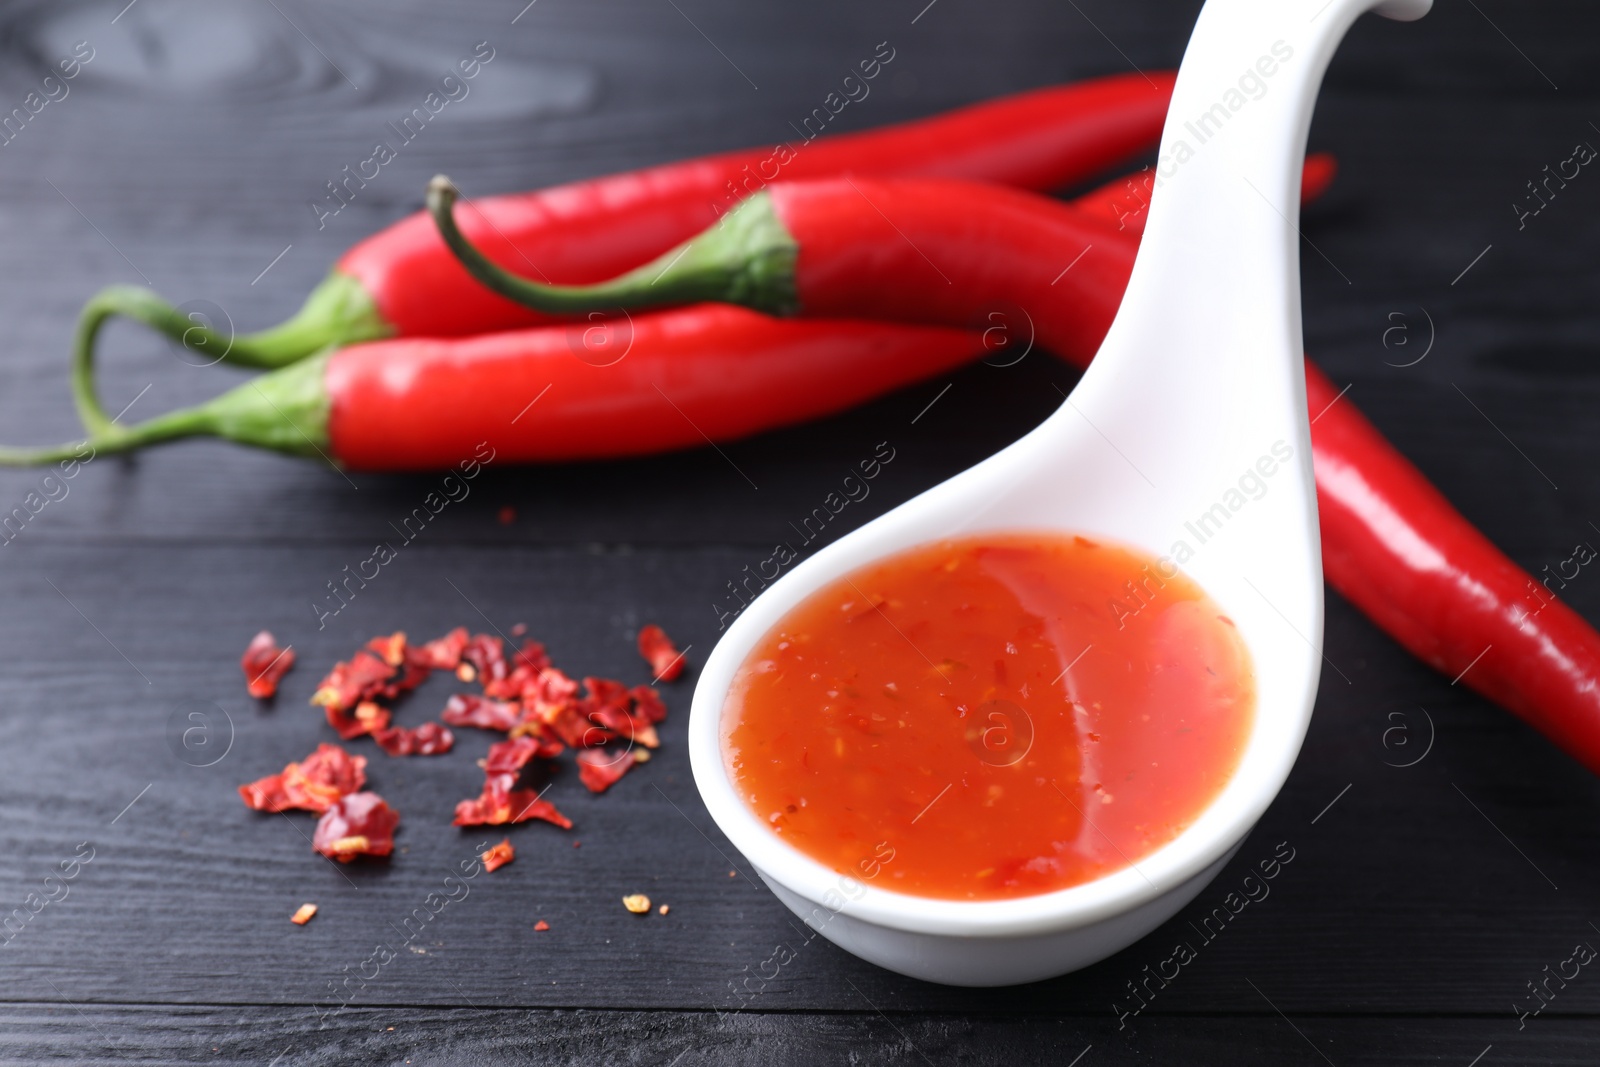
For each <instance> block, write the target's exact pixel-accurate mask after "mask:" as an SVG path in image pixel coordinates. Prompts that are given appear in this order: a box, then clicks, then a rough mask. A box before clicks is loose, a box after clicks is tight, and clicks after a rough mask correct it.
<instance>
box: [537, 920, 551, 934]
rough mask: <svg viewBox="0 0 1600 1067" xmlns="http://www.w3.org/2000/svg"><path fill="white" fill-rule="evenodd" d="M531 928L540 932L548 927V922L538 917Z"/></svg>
mask: <svg viewBox="0 0 1600 1067" xmlns="http://www.w3.org/2000/svg"><path fill="white" fill-rule="evenodd" d="M533 928H534V929H535V930H537V931H539V932H540V933H541V934H542V933H544V932H545V931H546V930H548V929H550V924H549V923H547V922H545V921H544V920H543V919H540V920H539V921H538V922H536V923H534V924H533Z"/></svg>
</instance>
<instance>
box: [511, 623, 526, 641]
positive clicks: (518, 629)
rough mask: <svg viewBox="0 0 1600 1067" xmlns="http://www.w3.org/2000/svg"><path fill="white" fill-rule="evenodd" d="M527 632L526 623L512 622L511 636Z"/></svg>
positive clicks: (518, 635)
mask: <svg viewBox="0 0 1600 1067" xmlns="http://www.w3.org/2000/svg"><path fill="white" fill-rule="evenodd" d="M527 632H528V624H527V623H525V622H516V623H512V624H511V636H512V637H521V636H522V635H523V634H525V633H527Z"/></svg>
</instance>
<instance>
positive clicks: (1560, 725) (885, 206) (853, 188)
mask: <svg viewBox="0 0 1600 1067" xmlns="http://www.w3.org/2000/svg"><path fill="white" fill-rule="evenodd" d="M439 191H440V187H437V186H436V187H435V188H434V189H431V190H430V195H432V194H434V193H437V192H439ZM763 197H764V198H765V202H763V201H762V200H761V199H753V200H752V201H749V202H747V203H746V205H745V206H744V207H742V208H741V210H742V211H749V212H751V214H752V216H753V217H754V218H755V219H756V220H758V221H762V222H763V223H764V222H766V221H772V222H776V223H777V227H776V228H775V229H774V228H772V227H768V226H765V225H762V226H747V227H746V229H745V230H744V231H743V237H744V239H743V240H730V239H729V238H728V236H727V234H728V233H730V232H732V229H731V228H730V227H723V228H721V229H720V230H719V231H715V232H713V233H711V234H709V235H708V237H709V240H708V241H707V245H706V246H705V248H703V249H701V250H698V252H694V251H693V250H692V254H685V255H684V256H683V257H682V259H681V260H680V261H679V262H682V263H686V264H689V266H688V267H686V268H685V269H684V271H683V276H682V277H681V278H679V279H667V278H663V279H662V280H661V281H662V285H663V286H664V287H665V289H666V291H667V292H669V293H673V292H675V293H676V295H677V296H678V297H679V298H685V297H690V298H698V299H714V298H716V295H717V294H716V293H715V292H714V290H715V289H716V288H717V287H719V286H720V287H721V288H722V290H723V291H724V292H726V293H730V294H737V295H739V296H740V297H742V298H743V299H746V300H748V301H749V302H751V303H753V304H756V305H758V306H764V307H767V308H769V309H773V310H788V311H790V312H791V313H800V314H823V315H867V314H871V313H872V312H873V309H876V312H877V314H878V315H880V316H881V317H884V318H889V319H894V320H896V321H901V322H922V323H945V324H962V323H966V322H970V321H973V319H972V316H973V315H974V314H976V313H981V312H982V311H983V309H984V308H986V307H989V308H993V307H998V306H1004V305H1005V304H1006V303H1007V302H1009V303H1010V304H1011V306H1013V307H1020V308H1021V309H1024V310H1025V311H1026V312H1027V314H1028V319H1029V321H1030V322H1031V323H1032V324H1033V326H1034V327H1035V328H1036V330H1037V338H1038V340H1039V342H1040V343H1041V344H1042V345H1043V346H1044V347H1045V348H1046V349H1048V350H1050V351H1052V352H1054V353H1055V354H1056V355H1058V356H1061V357H1063V358H1064V359H1066V360H1067V361H1068V362H1071V363H1073V364H1075V365H1077V366H1079V367H1083V366H1087V365H1088V362H1089V361H1090V360H1091V359H1092V358H1093V356H1094V353H1095V351H1096V350H1097V349H1098V347H1099V343H1100V340H1101V338H1102V337H1103V336H1104V333H1105V331H1106V329H1107V328H1108V327H1109V325H1110V322H1111V320H1112V318H1113V317H1114V316H1115V314H1116V310H1117V306H1118V304H1119V303H1120V300H1121V294H1122V289H1123V287H1124V285H1125V284H1126V282H1127V278H1128V274H1129V272H1130V271H1131V268H1132V265H1133V259H1134V254H1135V252H1136V250H1137V247H1138V244H1137V237H1135V236H1132V235H1130V234H1128V233H1127V232H1118V231H1116V230H1114V229H1112V228H1111V226H1110V224H1109V221H1108V220H1106V221H1098V220H1097V221H1092V222H1091V221H1090V219H1089V216H1086V215H1085V214H1084V213H1082V212H1079V211H1076V210H1074V209H1073V208H1071V207H1068V206H1065V205H1061V204H1058V203H1055V202H1053V201H1049V200H1045V199H1042V198H1039V197H1036V196H1033V195H1031V194H1028V193H1022V192H1018V191H1015V190H1007V189H998V188H990V187H985V186H979V185H975V184H970V183H955V182H938V181H920V182H919V181H912V180H905V181H882V182H875V181H870V180H867V179H859V180H856V181H853V182H840V181H829V182H812V183H804V184H797V185H791V186H784V185H774V186H773V187H772V188H771V189H770V190H768V191H767V192H766V193H765V194H763ZM434 200H435V202H434V204H433V207H434V208H435V217H436V218H440V219H443V220H445V221H446V222H447V216H448V207H449V205H448V203H447V202H446V201H448V197H445V198H444V201H440V200H439V199H438V198H437V197H434ZM441 208H442V209H443V211H442V212H441V210H440V209H441ZM874 219H876V221H874ZM889 220H893V221H892V224H891V223H890V221H889ZM446 231H447V233H448V226H446ZM751 234H754V235H755V238H754V239H751V238H750V235H751ZM785 239H786V240H787V242H788V243H787V245H786V244H785ZM1085 250H1087V251H1085ZM675 254H676V253H675ZM1080 255H1081V258H1074V257H1079V256H1080ZM745 261H749V262H760V263H762V264H764V268H763V270H762V271H761V272H754V273H752V272H749V271H745V272H743V273H741V271H740V269H739V268H740V265H741V263H743V262H745ZM469 262H470V260H469ZM785 267H786V268H787V274H786V273H785ZM650 269H651V268H649V267H646V268H644V271H641V272H639V273H644V272H646V271H649V270H650ZM1052 279H1053V280H1052ZM492 280H493V281H494V282H495V284H497V285H501V286H503V288H504V291H507V292H515V293H518V294H520V295H522V296H523V297H524V298H526V299H530V300H534V301H544V300H551V301H555V302H558V303H560V304H561V305H562V306H564V307H566V308H568V309H570V310H581V309H582V308H583V307H584V306H585V301H586V300H589V299H592V298H593V297H594V296H595V295H596V293H603V294H604V296H605V299H606V301H607V302H614V303H617V304H621V305H623V306H628V305H629V303H630V301H631V300H632V299H633V297H634V296H635V295H637V294H639V293H641V292H643V291H644V290H642V289H641V287H640V285H639V283H638V280H637V277H636V275H635V274H629V275H624V276H622V277H621V278H619V279H616V280H614V281H613V282H610V283H602V284H601V285H597V286H593V287H591V288H590V290H589V291H587V292H586V291H585V290H581V289H580V290H572V291H561V290H554V291H552V290H549V289H544V288H541V287H539V286H530V285H528V284H527V283H526V281H525V280H523V279H516V278H505V277H494V278H493V279H492ZM646 299H648V297H646ZM1306 377H1307V397H1308V407H1309V409H1310V413H1311V415H1312V417H1313V420H1314V421H1313V422H1312V425H1311V443H1312V453H1313V469H1314V471H1315V475H1316V484H1317V500H1318V507H1319V511H1320V515H1321V530H1322V550H1323V572H1324V574H1325V576H1326V578H1327V580H1328V582H1329V584H1331V585H1332V586H1333V587H1334V589H1336V590H1338V591H1339V592H1340V593H1341V594H1342V595H1344V596H1345V597H1346V598H1348V599H1349V600H1350V601H1351V602H1352V603H1353V604H1355V605H1356V606H1357V607H1358V608H1360V609H1361V610H1362V611H1363V612H1365V613H1366V614H1367V616H1368V617H1369V618H1371V619H1372V620H1373V621H1374V622H1375V623H1377V624H1378V626H1379V627H1380V628H1382V629H1383V630H1384V631H1385V632H1387V633H1389V634H1390V635H1392V636H1393V637H1394V638H1395V639H1396V640H1398V641H1399V642H1400V643H1401V644H1402V645H1403V646H1405V647H1406V648H1407V649H1409V650H1410V651H1412V652H1413V653H1414V654H1416V655H1417V656H1418V657H1420V658H1421V659H1423V660H1424V661H1425V662H1427V663H1429V664H1430V665H1432V666H1434V667H1435V668H1437V669H1439V670H1440V671H1442V672H1444V673H1445V674H1447V675H1449V676H1451V677H1455V676H1457V675H1460V676H1461V680H1462V681H1463V682H1465V683H1466V684H1467V685H1469V686H1471V687H1472V688H1473V689H1475V690H1477V691H1478V692H1480V693H1482V694H1483V695H1484V696H1486V697H1488V698H1489V699H1491V700H1493V701H1495V702H1497V703H1499V704H1501V705H1502V706H1504V707H1506V708H1508V709H1509V710H1511V711H1512V712H1514V713H1516V714H1517V715H1519V716H1520V717H1522V718H1523V719H1525V720H1527V721H1528V722H1529V723H1530V724H1532V725H1533V726H1534V727H1536V728H1537V729H1539V730H1540V731H1542V732H1543V733H1544V734H1545V735H1546V736H1547V737H1549V738H1550V739H1551V740H1553V741H1554V742H1556V744H1558V745H1560V746H1561V747H1562V748H1563V749H1565V750H1566V751H1567V752H1568V753H1570V754H1571V755H1572V756H1574V757H1575V758H1577V759H1578V760H1579V761H1581V762H1582V763H1583V764H1584V765H1585V766H1587V767H1588V768H1589V769H1590V770H1592V771H1594V772H1595V773H1597V774H1600V633H1596V631H1595V630H1594V629H1593V628H1592V627H1591V626H1590V625H1589V624H1588V623H1586V622H1585V621H1584V620H1583V619H1582V618H1581V617H1579V616H1578V615H1577V614H1576V613H1574V612H1573V611H1571V610H1570V609H1568V608H1567V607H1565V605H1563V604H1561V603H1560V602H1559V601H1556V600H1555V598H1554V596H1553V594H1550V593H1549V591H1548V590H1546V589H1544V588H1543V587H1542V586H1540V585H1539V583H1537V582H1536V581H1535V580H1534V579H1533V577H1532V576H1531V575H1529V574H1528V573H1527V572H1526V571H1524V570H1523V569H1522V568H1520V567H1518V566H1517V565H1516V564H1515V563H1513V562H1512V561H1511V560H1510V559H1509V558H1507V557H1506V556H1505V555H1504V554H1503V553H1501V552H1500V551H1499V550H1498V549H1496V548H1495V547H1494V545H1493V544H1491V543H1490V542H1489V541H1488V539H1487V538H1485V537H1484V536H1483V535H1482V534H1481V533H1479V532H1478V531H1477V530H1476V529H1475V528H1474V527H1473V526H1472V524H1471V523H1469V522H1467V520H1466V519H1465V518H1463V517H1462V516H1461V514H1460V513H1458V512H1457V511H1456V510H1455V509H1454V508H1452V507H1451V506H1450V504H1449V502H1448V501H1446V500H1445V499H1444V497H1443V496H1442V495H1441V494H1440V493H1439V492H1438V490H1436V489H1434V488H1433V487H1432V486H1431V485H1430V484H1429V483H1428V481H1427V479H1426V478H1424V477H1423V476H1422V474H1421V473H1420V472H1419V471H1418V470H1417V469H1416V468H1415V467H1414V466H1412V464H1411V463H1409V462H1408V461H1407V460H1406V459H1405V458H1404V457H1403V456H1401V455H1400V454H1399V453H1398V452H1397V451H1396V450H1395V449H1394V448H1393V446H1391V445H1390V444H1389V443H1388V442H1387V441H1386V440H1384V438H1383V437H1382V435H1380V434H1379V433H1378V432H1377V430H1376V429H1374V428H1373V427H1372V425H1371V424H1370V423H1368V422H1367V421H1366V419H1365V418H1364V417H1362V415H1361V414H1360V412H1358V411H1357V410H1356V407H1355V405H1354V404H1353V403H1351V402H1350V400H1349V399H1348V398H1345V399H1339V397H1338V392H1337V390H1335V389H1334V388H1333V387H1332V386H1331V385H1330V384H1329V383H1328V382H1327V380H1326V378H1324V377H1323V376H1322V375H1321V374H1320V373H1319V372H1318V371H1317V370H1316V368H1315V367H1312V366H1311V365H1310V364H1309V362H1308V364H1307V374H1306ZM1335 401H1337V402H1335ZM1462 672H1465V673H1464V674H1463V673H1462Z"/></svg>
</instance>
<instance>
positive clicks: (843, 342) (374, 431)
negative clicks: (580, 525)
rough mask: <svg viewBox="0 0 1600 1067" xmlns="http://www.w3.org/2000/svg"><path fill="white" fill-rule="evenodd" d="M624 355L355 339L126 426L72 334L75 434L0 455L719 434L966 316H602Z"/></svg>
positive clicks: (932, 362)
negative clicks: (598, 361)
mask: <svg viewBox="0 0 1600 1067" xmlns="http://www.w3.org/2000/svg"><path fill="white" fill-rule="evenodd" d="M606 328H607V329H612V330H621V331H629V332H630V333H631V337H630V338H629V339H628V342H627V352H626V355H625V356H624V357H623V358H621V359H620V360H618V361H616V362H615V363H612V364H610V365H608V366H591V365H590V364H588V363H585V362H584V361H583V360H582V359H581V358H577V357H575V355H574V349H576V350H577V351H578V352H580V353H581V352H583V351H585V350H584V349H583V348H582V347H581V345H582V342H581V339H580V340H574V339H573V337H574V335H572V334H569V331H568V330H567V329H566V328H562V327H548V326H547V327H539V328H535V329H530V330H522V331H517V332H513V333H503V334H489V335H485V336H482V337H471V338H462V339H457V340H435V339H395V340H389V341H374V342H372V343H370V344H361V345H353V346H351V347H349V348H343V349H338V350H336V351H334V352H332V353H330V354H327V355H321V356H314V357H312V358H311V359H307V360H302V361H301V362H299V363H296V364H293V365H292V366H288V367H285V368H283V369H282V370H278V371H273V372H272V373H270V374H264V375H261V376H260V377H258V378H256V379H255V380H253V381H251V382H247V383H246V384H244V385H242V386H240V387H239V388H237V389H235V390H233V391H231V392H228V393H224V394H223V395H222V396H219V397H217V398H215V399H214V400H212V401H210V402H209V403H206V404H202V405H200V406H198V407H194V408H186V409H183V410H180V411H174V412H169V413H167V414H165V415H160V416H157V417H156V418H153V419H151V420H150V421H148V422H145V423H141V424H138V425H135V426H131V427H122V426H119V425H117V424H115V423H113V422H112V420H111V418H110V416H109V415H108V414H107V413H106V412H105V410H104V409H103V408H102V407H101V405H100V403H99V400H98V399H97V398H96V397H95V396H94V386H93V381H92V371H91V370H90V368H89V365H88V363H87V362H86V359H87V356H86V355H85V354H84V351H83V350H82V349H80V359H79V362H78V364H77V367H76V369H75V373H74V378H73V388H74V390H75V392H76V394H77V400H78V404H79V410H80V413H81V414H82V415H83V417H84V421H85V422H86V424H88V425H90V426H91V434H92V436H91V437H90V438H89V439H88V440H87V441H85V442H78V443H74V444H70V445H64V446H61V447H57V448H45V449H15V448H12V449H4V448H0V466H4V465H34V464H41V463H72V462H82V461H83V460H84V459H85V458H87V457H93V456H95V455H97V454H98V455H106V454H112V453H119V452H128V451H132V450H135V449H138V448H141V447H144V446H146V445H151V444H155V443H158V442H163V441H171V440H176V439H178V438H183V437H195V436H207V435H209V436H216V437H223V438H227V439H229V440H233V441H237V442H239V443H242V444H249V445H256V446H258V447H262V448H268V449H273V450H276V451H280V452H286V453H289V454H292V455H300V456H307V457H311V458H323V459H331V460H333V461H335V462H337V463H340V464H342V465H343V466H346V467H350V468H355V469H362V470H438V469H444V468H450V467H453V466H456V465H458V464H459V465H461V466H462V467H463V468H464V469H466V470H470V471H471V472H472V473H474V474H475V473H476V472H477V470H479V469H480V468H481V466H482V465H483V464H484V463H487V462H490V461H493V462H497V463H505V462H512V463H528V462H553V461H561V460H569V459H596V458H604V457H611V456H629V455H642V454H649V453H655V452H662V451H666V450H669V449H675V448H688V447H691V446H700V445H703V444H705V443H706V441H708V440H710V441H719V442H720V441H729V440H733V439H736V438H739V437H743V436H746V435H748V434H752V433H756V432H758V431H761V430H768V429H772V428H774V427H778V426H785V425H790V424H793V423H797V422H803V421H805V420H807V419H812V418H817V417H819V416H822V415H826V414H830V413H832V412H835V411H840V410H843V409H845V408H848V407H850V406H852V405H854V404H856V403H859V402H860V401H862V400H865V399H868V398H870V397H874V396H878V395H881V394H883V393H885V392H888V391H889V390H891V389H894V388H896V387H898V386H901V385H905V384H907V383H908V382H911V381H916V380H918V379H920V378H923V377H926V376H928V375H932V374H937V373H939V372H940V371H941V370H947V369H949V368H952V367H955V366H958V365H960V364H962V363H964V362H966V361H967V360H968V359H969V358H971V357H972V356H973V355H975V354H976V353H978V352H980V351H981V350H982V341H981V339H980V338H978V337H977V336H976V335H974V334H971V333H968V332H966V331H955V330H943V329H931V328H922V329H913V328H910V327H905V326H893V325H889V324H886V323H870V322H785V321H780V320H776V319H772V318H769V317H767V316H764V315H758V314H755V313H753V312H749V311H744V310H742V309H739V308H729V307H716V306H711V307H696V308H683V309H680V310H677V311H673V312H671V313H664V314H657V315H640V316H636V317H634V318H633V319H631V320H620V321H618V322H613V323H610V324H609V325H608V326H607V327H606Z"/></svg>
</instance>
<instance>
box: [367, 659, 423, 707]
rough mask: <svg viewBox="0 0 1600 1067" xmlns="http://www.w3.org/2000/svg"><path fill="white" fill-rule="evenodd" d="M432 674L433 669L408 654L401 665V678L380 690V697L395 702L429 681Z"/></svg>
mask: <svg viewBox="0 0 1600 1067" xmlns="http://www.w3.org/2000/svg"><path fill="white" fill-rule="evenodd" d="M432 673H433V668H432V667H430V666H428V665H427V664H426V663H424V662H422V660H421V659H419V658H417V657H414V656H411V655H410V654H408V655H407V657H406V660H405V662H404V663H402V664H401V665H400V673H399V676H398V677H396V678H394V679H393V680H391V681H390V682H389V683H388V684H386V685H384V686H383V688H381V689H379V690H378V695H379V696H381V697H383V699H385V700H395V699H397V698H398V697H400V696H401V695H402V694H404V693H409V692H411V690H413V689H415V688H416V687H417V686H419V685H421V684H422V683H423V682H425V681H427V680H428V675H430V674H432Z"/></svg>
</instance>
